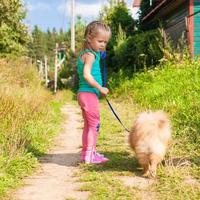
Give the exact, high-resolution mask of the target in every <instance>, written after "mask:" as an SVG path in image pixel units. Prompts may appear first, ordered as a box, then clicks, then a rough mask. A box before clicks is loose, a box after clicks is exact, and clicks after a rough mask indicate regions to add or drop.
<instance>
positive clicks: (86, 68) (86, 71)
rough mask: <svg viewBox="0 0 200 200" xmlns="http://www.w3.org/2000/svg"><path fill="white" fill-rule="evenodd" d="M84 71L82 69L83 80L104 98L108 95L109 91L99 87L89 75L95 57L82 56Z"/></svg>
mask: <svg viewBox="0 0 200 200" xmlns="http://www.w3.org/2000/svg"><path fill="white" fill-rule="evenodd" d="M82 59H83V62H84V69H83V77H84V79H85V80H86V81H87V82H88V83H89V84H90V85H91V86H92V87H94V88H96V89H97V90H99V91H100V93H101V94H102V95H103V96H105V95H107V94H108V92H109V90H108V88H106V87H102V86H101V85H99V83H98V82H97V81H95V79H94V78H93V76H92V75H91V70H92V64H93V62H94V61H95V56H94V55H93V54H92V53H87V54H84V55H83V57H82Z"/></svg>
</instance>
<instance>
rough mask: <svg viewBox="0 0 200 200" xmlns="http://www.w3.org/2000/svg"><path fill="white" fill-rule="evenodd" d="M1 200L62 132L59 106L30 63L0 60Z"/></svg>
mask: <svg viewBox="0 0 200 200" xmlns="http://www.w3.org/2000/svg"><path fill="white" fill-rule="evenodd" d="M0 67H1V70H0V163H1V164H0V197H1V196H2V195H4V194H5V192H6V191H7V189H8V188H12V187H16V185H18V184H19V181H18V180H19V179H20V178H21V177H23V176H24V175H25V174H27V173H29V172H30V171H31V170H32V168H33V167H35V166H36V164H37V160H36V157H35V156H37V155H40V154H42V153H44V152H45V151H46V150H47V147H48V146H49V144H50V143H51V140H52V136H53V135H55V133H56V132H58V130H59V122H60V120H61V115H60V109H58V107H60V103H59V102H58V101H57V102H56V101H55V99H53V95H51V93H50V92H48V91H47V90H45V89H44V87H43V86H42V84H41V80H40V78H39V76H38V72H37V69H36V66H34V65H32V63H31V62H30V60H28V59H13V60H7V59H2V60H0Z"/></svg>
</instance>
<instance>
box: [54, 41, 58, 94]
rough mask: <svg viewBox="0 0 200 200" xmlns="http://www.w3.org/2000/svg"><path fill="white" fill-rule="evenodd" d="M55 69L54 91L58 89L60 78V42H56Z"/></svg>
mask: <svg viewBox="0 0 200 200" xmlns="http://www.w3.org/2000/svg"><path fill="white" fill-rule="evenodd" d="M54 65H55V71H54V93H56V90H57V80H58V43H56V48H55V64H54Z"/></svg>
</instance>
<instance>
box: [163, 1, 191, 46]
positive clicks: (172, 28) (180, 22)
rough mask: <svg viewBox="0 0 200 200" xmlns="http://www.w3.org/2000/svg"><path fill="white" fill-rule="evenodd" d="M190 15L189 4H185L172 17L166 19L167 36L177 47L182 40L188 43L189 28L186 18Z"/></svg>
mask: <svg viewBox="0 0 200 200" xmlns="http://www.w3.org/2000/svg"><path fill="white" fill-rule="evenodd" d="M188 15H189V11H188V3H184V4H183V5H181V6H180V7H179V8H177V9H176V10H174V11H173V12H172V13H170V15H168V16H166V17H165V18H164V22H165V25H164V29H165V32H166V34H167V35H168V36H169V37H170V39H171V40H172V41H173V44H174V46H175V47H177V44H178V41H179V40H180V39H182V40H185V41H187V40H188V37H187V28H186V21H185V18H186V17H187V16H188Z"/></svg>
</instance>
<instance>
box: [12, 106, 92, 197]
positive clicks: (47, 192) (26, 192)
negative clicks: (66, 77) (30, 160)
mask: <svg viewBox="0 0 200 200" xmlns="http://www.w3.org/2000/svg"><path fill="white" fill-rule="evenodd" d="M62 112H63V113H64V114H66V115H67V119H66V120H65V122H64V125H63V131H62V133H61V134H60V135H59V136H58V138H57V139H56V143H55V147H54V148H53V149H52V150H51V151H50V152H49V153H48V154H47V155H45V156H44V157H42V158H41V159H40V160H41V167H40V169H39V170H38V171H37V172H36V173H35V174H34V175H33V176H31V177H28V178H26V179H25V186H24V187H23V188H22V189H20V190H18V191H17V193H16V197H15V198H16V199H17V200H67V199H76V200H85V199H88V196H89V193H87V192H81V191H78V188H79V187H80V184H79V183H78V182H76V179H75V178H74V177H73V174H74V172H75V171H76V170H78V169H77V163H78V162H79V151H80V150H79V149H78V147H79V146H80V145H81V130H80V127H81V124H80V121H81V115H80V110H79V108H78V107H76V106H75V105H65V106H64V107H63V108H62Z"/></svg>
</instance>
